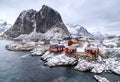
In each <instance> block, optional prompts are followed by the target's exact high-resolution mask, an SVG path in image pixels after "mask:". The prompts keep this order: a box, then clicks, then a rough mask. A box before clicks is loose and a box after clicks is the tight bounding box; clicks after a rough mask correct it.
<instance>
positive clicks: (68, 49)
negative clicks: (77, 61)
mask: <svg viewBox="0 0 120 82" xmlns="http://www.w3.org/2000/svg"><path fill="white" fill-rule="evenodd" d="M76 51H77V49H76V47H74V46H68V47H66V48H65V52H66V53H76Z"/></svg>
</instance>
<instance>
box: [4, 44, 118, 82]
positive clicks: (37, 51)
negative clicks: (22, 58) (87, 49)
mask: <svg viewBox="0 0 120 82" xmlns="http://www.w3.org/2000/svg"><path fill="white" fill-rule="evenodd" d="M6 49H8V50H15V51H16V50H17V51H18V50H19V51H21V50H24V51H28V50H29V51H30V50H31V51H30V52H31V56H41V59H42V60H43V61H45V63H44V64H45V65H47V66H49V67H54V66H67V65H73V66H74V68H73V69H75V70H78V71H82V72H84V71H90V72H92V73H96V74H100V73H102V72H113V73H115V74H118V75H120V61H119V59H118V58H117V57H108V58H104V57H102V55H99V56H98V58H97V60H96V61H88V60H86V59H82V58H76V57H75V54H71V55H70V54H67V53H65V52H64V51H63V52H59V53H58V52H52V51H49V46H48V45H36V42H27V43H12V44H9V45H7V46H6ZM103 52H104V54H106V53H108V51H103ZM109 52H111V50H110V51H109ZM115 52H116V53H117V54H118V52H119V50H116V51H114V53H115ZM102 54H103V53H102ZM95 78H97V77H95ZM98 81H99V80H98ZM100 82H109V81H100Z"/></svg>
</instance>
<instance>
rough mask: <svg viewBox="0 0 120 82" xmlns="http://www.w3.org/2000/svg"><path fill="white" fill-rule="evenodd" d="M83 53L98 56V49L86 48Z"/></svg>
mask: <svg viewBox="0 0 120 82" xmlns="http://www.w3.org/2000/svg"><path fill="white" fill-rule="evenodd" d="M85 53H87V54H93V55H97V54H99V49H98V48H91V47H87V48H85Z"/></svg>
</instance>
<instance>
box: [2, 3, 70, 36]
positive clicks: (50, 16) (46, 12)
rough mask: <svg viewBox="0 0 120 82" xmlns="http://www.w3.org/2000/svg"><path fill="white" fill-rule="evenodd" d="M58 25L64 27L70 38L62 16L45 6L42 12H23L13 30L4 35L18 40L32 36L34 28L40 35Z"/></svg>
mask: <svg viewBox="0 0 120 82" xmlns="http://www.w3.org/2000/svg"><path fill="white" fill-rule="evenodd" d="M56 24H59V25H60V26H62V28H63V30H65V32H67V34H68V36H69V35H70V33H69V32H68V30H67V28H66V26H65V25H63V24H64V23H63V21H62V18H61V16H60V14H59V13H58V12H57V11H55V10H54V9H52V8H50V7H48V6H46V5H43V6H42V9H41V10H40V11H36V10H33V9H31V10H26V11H23V12H21V13H20V15H19V17H18V18H17V20H16V21H15V23H14V25H13V26H12V28H10V29H9V30H7V31H6V32H5V33H4V34H5V35H7V36H8V37H12V38H16V37H18V36H19V35H21V34H30V33H31V32H33V30H34V28H36V31H37V32H38V33H46V32H47V31H48V30H50V29H51V28H53V27H54V26H55V25H56ZM60 26H59V27H60Z"/></svg>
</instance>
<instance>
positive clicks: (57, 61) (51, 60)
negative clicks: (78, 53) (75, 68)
mask: <svg viewBox="0 0 120 82" xmlns="http://www.w3.org/2000/svg"><path fill="white" fill-rule="evenodd" d="M42 58H43V59H44V60H46V63H45V64H46V65H48V66H61V65H74V64H75V63H76V62H77V61H76V59H75V58H73V57H68V56H66V55H65V53H60V54H54V53H50V52H49V51H47V52H46V53H45V54H44V55H43V56H42Z"/></svg>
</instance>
